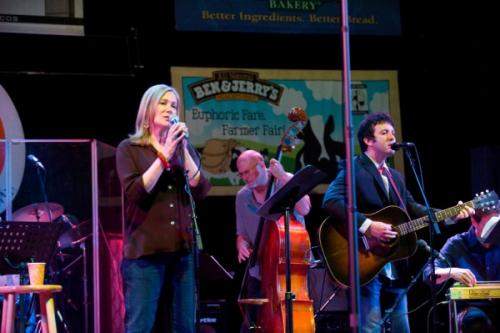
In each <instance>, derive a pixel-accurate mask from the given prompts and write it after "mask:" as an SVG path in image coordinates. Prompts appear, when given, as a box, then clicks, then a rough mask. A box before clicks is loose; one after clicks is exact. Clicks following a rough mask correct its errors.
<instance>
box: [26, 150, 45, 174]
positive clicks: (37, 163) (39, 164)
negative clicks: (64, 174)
mask: <svg viewBox="0 0 500 333" xmlns="http://www.w3.org/2000/svg"><path fill="white" fill-rule="evenodd" d="M26 157H27V158H28V160H30V161H31V162H32V163H33V164H34V165H35V166H36V167H37V168H40V169H42V170H45V167H44V166H43V164H42V162H40V160H39V159H38V158H37V157H36V156H35V155H32V154H29V155H28V156H26Z"/></svg>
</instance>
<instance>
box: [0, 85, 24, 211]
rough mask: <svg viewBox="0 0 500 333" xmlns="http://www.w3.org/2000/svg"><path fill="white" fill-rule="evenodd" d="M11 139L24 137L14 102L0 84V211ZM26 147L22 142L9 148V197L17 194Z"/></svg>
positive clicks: (2, 209) (3, 209) (4, 197)
mask: <svg viewBox="0 0 500 333" xmlns="http://www.w3.org/2000/svg"><path fill="white" fill-rule="evenodd" d="M11 139H24V132H23V126H22V124H21V120H20V119H19V115H18V114H17V111H16V108H15V107H14V103H12V100H11V99H10V97H9V95H8V94H7V92H6V91H5V89H4V88H3V87H2V85H0V213H1V212H3V211H5V207H6V201H5V200H6V197H7V194H8V192H7V188H6V185H7V176H8V175H7V172H6V171H7V165H6V162H7V160H6V157H7V156H6V151H5V148H6V143H7V140H11ZM25 155H26V149H25V145H24V143H22V144H18V143H16V145H15V147H14V146H13V149H11V177H12V178H11V183H10V184H11V189H10V191H11V192H10V196H11V199H14V197H15V196H16V194H17V191H18V190H19V186H20V184H21V181H22V179H23V174H24V163H25V158H26V157H25Z"/></svg>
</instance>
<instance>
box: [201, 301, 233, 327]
mask: <svg viewBox="0 0 500 333" xmlns="http://www.w3.org/2000/svg"><path fill="white" fill-rule="evenodd" d="M200 303H201V304H200V333H227V332H228V331H227V322H226V317H225V314H226V313H227V311H226V301H225V300H209V301H201V302H200Z"/></svg>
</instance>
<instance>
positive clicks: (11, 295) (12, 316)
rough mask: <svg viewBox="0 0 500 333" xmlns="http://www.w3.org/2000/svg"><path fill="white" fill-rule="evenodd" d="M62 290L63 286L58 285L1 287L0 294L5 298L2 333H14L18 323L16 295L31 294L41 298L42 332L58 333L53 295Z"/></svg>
mask: <svg viewBox="0 0 500 333" xmlns="http://www.w3.org/2000/svg"><path fill="white" fill-rule="evenodd" d="M61 290H62V286H60V285H57V284H43V285H23V286H7V287H0V294H2V295H3V297H4V300H3V310H2V330H1V333H14V326H15V321H16V295H18V294H30V293H33V294H38V295H39V298H40V315H41V318H42V332H43V333H56V332H57V326H56V314H55V308H54V298H53V296H52V293H56V292H59V291H61Z"/></svg>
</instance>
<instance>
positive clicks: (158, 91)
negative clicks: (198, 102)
mask: <svg viewBox="0 0 500 333" xmlns="http://www.w3.org/2000/svg"><path fill="white" fill-rule="evenodd" d="M167 92H172V93H173V94H174V95H175V97H176V98H177V109H178V110H180V105H179V104H180V102H181V99H180V96H179V93H178V92H177V90H175V89H174V88H173V87H171V86H169V85H166V84H157V85H154V86H151V87H150V88H149V89H148V90H146V92H144V94H143V95H142V99H141V103H140V104H139V110H138V111H137V118H136V120H135V133H134V134H131V135H130V141H132V142H135V143H139V144H143V145H145V144H148V143H149V142H150V138H151V126H152V124H153V120H154V117H155V114H154V113H155V107H156V105H158V103H159V102H160V99H161V97H162V96H163V95H165V94H166V93H167Z"/></svg>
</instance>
